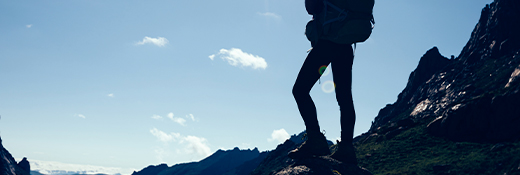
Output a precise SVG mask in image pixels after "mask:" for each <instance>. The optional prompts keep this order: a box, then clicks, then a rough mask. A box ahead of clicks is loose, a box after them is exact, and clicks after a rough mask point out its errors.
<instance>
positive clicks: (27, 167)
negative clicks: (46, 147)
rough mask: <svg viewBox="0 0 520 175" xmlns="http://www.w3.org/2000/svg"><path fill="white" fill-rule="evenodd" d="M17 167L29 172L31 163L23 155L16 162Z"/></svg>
mask: <svg viewBox="0 0 520 175" xmlns="http://www.w3.org/2000/svg"><path fill="white" fill-rule="evenodd" d="M18 167H20V168H21V169H22V170H24V171H25V172H31V165H30V164H29V161H28V160H27V157H24V158H23V159H22V160H21V161H20V162H18Z"/></svg>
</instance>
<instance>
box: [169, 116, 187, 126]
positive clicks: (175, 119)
mask: <svg viewBox="0 0 520 175" xmlns="http://www.w3.org/2000/svg"><path fill="white" fill-rule="evenodd" d="M172 120H173V122H175V123H178V124H179V125H182V126H186V119H183V118H179V117H175V118H172Z"/></svg>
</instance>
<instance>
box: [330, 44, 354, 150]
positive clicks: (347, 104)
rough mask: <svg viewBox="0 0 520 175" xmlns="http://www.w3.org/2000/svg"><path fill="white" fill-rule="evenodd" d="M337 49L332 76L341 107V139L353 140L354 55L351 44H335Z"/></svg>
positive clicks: (333, 59)
mask: <svg viewBox="0 0 520 175" xmlns="http://www.w3.org/2000/svg"><path fill="white" fill-rule="evenodd" d="M334 46H335V47H336V48H334V50H337V52H335V54H334V56H333V57H332V64H331V66H332V76H333V78H334V84H335V91H336V99H337V101H338V105H339V107H340V112H341V114H340V115H341V116H340V121H341V122H340V123H341V140H342V141H347V142H352V138H353V136H354V124H355V122H356V113H355V110H354V102H353V100H352V64H353V62H354V55H353V51H352V47H351V46H350V45H341V44H336V45H334Z"/></svg>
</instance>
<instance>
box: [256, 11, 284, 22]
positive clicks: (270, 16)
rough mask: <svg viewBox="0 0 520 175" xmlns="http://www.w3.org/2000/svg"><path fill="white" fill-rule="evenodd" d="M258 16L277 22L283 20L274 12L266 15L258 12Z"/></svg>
mask: <svg viewBox="0 0 520 175" xmlns="http://www.w3.org/2000/svg"><path fill="white" fill-rule="evenodd" d="M258 14H259V15H261V16H265V17H268V18H272V19H275V20H277V21H280V20H282V16H280V15H278V14H276V13H273V12H265V13H260V12H258Z"/></svg>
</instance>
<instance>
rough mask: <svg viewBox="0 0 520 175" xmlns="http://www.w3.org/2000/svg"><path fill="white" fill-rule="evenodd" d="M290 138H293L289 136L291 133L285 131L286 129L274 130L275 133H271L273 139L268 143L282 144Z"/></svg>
mask: <svg viewBox="0 0 520 175" xmlns="http://www.w3.org/2000/svg"><path fill="white" fill-rule="evenodd" d="M289 138H291V135H289V133H287V131H285V129H283V128H282V129H279V130H274V131H273V133H271V138H268V139H267V141H269V142H272V141H278V142H280V143H281V142H284V141H285V140H287V139H289Z"/></svg>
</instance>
